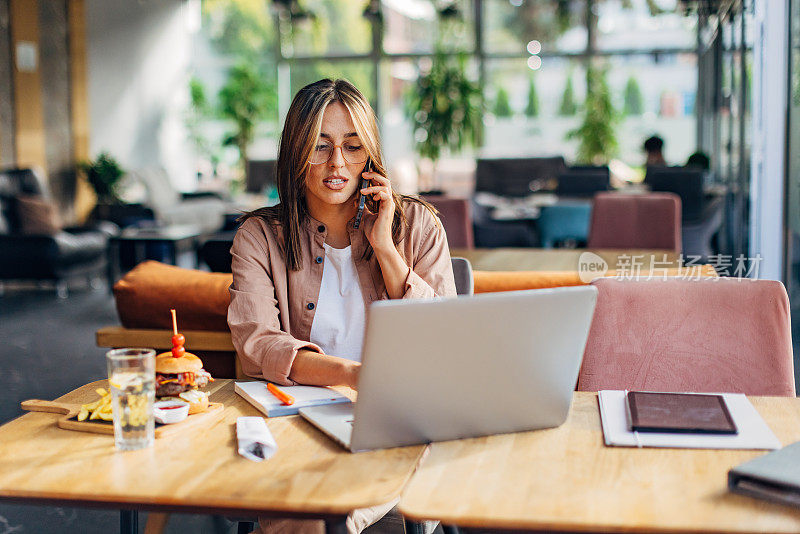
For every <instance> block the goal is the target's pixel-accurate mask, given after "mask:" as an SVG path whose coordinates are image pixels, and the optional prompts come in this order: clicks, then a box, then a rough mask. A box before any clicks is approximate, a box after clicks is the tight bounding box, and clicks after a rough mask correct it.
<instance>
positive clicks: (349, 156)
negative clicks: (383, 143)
mask: <svg viewBox="0 0 800 534" xmlns="http://www.w3.org/2000/svg"><path fill="white" fill-rule="evenodd" d="M337 146H338V147H339V148H341V149H342V157H343V158H344V160H345V161H346V162H347V163H352V164H355V163H364V162H365V161H367V149H366V148H364V145H362V144H361V141H357V140H349V141H345V142H344V143H342V144H341V145H334V144H333V143H329V142H327V141H320V142H318V143H317V144H316V145H314V148H312V149H311V157H309V158H308V162H309V163H311V164H312V165H320V164H322V163H327V162H328V161H329V160H330V159H331V157H332V156H333V151H334V150H335V149H336V147H337Z"/></svg>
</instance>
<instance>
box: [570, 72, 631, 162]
mask: <svg viewBox="0 0 800 534" xmlns="http://www.w3.org/2000/svg"><path fill="white" fill-rule="evenodd" d="M618 120H619V115H618V113H617V111H616V110H615V109H614V105H613V104H612V102H611V91H610V90H609V88H608V82H607V81H606V70H601V69H598V68H597V67H595V66H591V65H590V66H589V67H588V69H587V70H586V101H585V102H584V109H583V122H582V123H581V125H580V126H579V127H578V128H576V129H575V130H572V131H570V132H569V133H568V134H567V139H578V140H579V141H580V144H579V145H578V155H577V156H578V160H579V161H580V162H582V163H587V164H600V163H607V162H608V160H609V159H611V157H612V156H614V154H616V152H617V137H616V134H615V131H614V130H615V127H616V124H617V122H618Z"/></svg>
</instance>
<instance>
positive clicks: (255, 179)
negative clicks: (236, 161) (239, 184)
mask: <svg viewBox="0 0 800 534" xmlns="http://www.w3.org/2000/svg"><path fill="white" fill-rule="evenodd" d="M275 165H276V161H275V160H274V159H270V160H254V159H249V160H247V176H246V178H245V190H246V191H247V192H248V193H261V192H263V191H264V190H265V189H266V188H267V186H273V187H274V186H275V184H276V183H277V177H276V176H275Z"/></svg>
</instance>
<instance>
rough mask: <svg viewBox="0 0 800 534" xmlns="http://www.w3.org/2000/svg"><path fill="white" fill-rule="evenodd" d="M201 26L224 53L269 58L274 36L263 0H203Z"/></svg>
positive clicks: (252, 57)
mask: <svg viewBox="0 0 800 534" xmlns="http://www.w3.org/2000/svg"><path fill="white" fill-rule="evenodd" d="M202 6H203V7H202V9H203V27H204V28H205V31H206V33H207V34H208V35H209V36H210V38H211V41H212V43H213V44H214V45H215V47H216V48H217V49H218V50H219V51H220V52H222V53H223V54H224V55H226V56H234V57H239V58H247V59H248V60H251V61H264V60H272V58H274V56H275V46H276V44H277V39H276V37H277V35H276V31H275V23H274V19H273V17H272V15H271V14H270V10H269V3H268V2H265V1H264V0H203V3H202Z"/></svg>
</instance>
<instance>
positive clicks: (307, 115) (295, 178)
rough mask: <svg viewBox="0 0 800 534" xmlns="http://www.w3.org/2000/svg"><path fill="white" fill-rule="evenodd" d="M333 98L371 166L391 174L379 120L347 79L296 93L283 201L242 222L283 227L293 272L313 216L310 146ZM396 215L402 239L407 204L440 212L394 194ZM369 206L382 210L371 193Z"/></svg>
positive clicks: (282, 170)
mask: <svg viewBox="0 0 800 534" xmlns="http://www.w3.org/2000/svg"><path fill="white" fill-rule="evenodd" d="M331 102H341V103H342V104H343V105H344V107H345V108H347V111H348V112H349V113H350V117H351V118H352V120H353V124H354V125H355V128H356V133H358V136H359V138H360V139H361V142H362V143H363V145H364V148H366V150H367V154H368V155H369V158H370V161H371V162H372V170H373V171H375V172H377V173H379V174H381V175H383V176H386V168H385V167H384V163H383V150H382V148H381V140H380V135H379V133H378V122H377V120H376V119H375V112H374V111H373V109H372V107H371V106H370V105H369V102H368V101H367V99H366V98H364V95H363V94H361V91H359V90H358V89H357V88H356V87H355V86H354V85H353V84H351V83H350V82H348V81H347V80H343V79H337V80H335V81H334V80H330V79H327V78H326V79H324V80H319V81H318V82H314V83H311V84H308V85H306V86H305V87H303V88H302V89H300V91H298V92H297V94H296V95H295V97H294V100H292V105H291V106H290V107H289V112H288V113H287V115H286V122H285V123H284V126H283V132H282V133H281V143H280V148H279V149H278V161H277V164H276V175H277V176H276V179H277V186H278V196H279V198H280V203H279V204H277V205H275V206H271V207H267V208H260V209H257V210H255V211H251V212H249V213H246V214H244V215H242V217H240V219H239V220H240V221H244V220H246V219H249V218H250V217H261V218H263V219H264V220H266V221H267V222H268V223H270V224H272V225H274V226H276V227H277V226H280V228H281V231H282V233H283V254H284V259H285V260H286V264H287V265H288V266H289V268H290V269H291V270H293V271H297V270H300V269H302V267H303V265H302V264H303V260H302V253H301V250H300V246H301V245H300V243H301V239H300V235H301V234H300V232H301V225H302V224H303V223H304V222H305V220H306V218H307V217H308V206H307V205H306V175H307V173H308V171H309V166H310V165H311V164H310V163H309V158H310V155H311V150H312V149H313V147H314V145H315V144H316V143H317V139H318V138H319V135H320V132H321V130H322V116H323V114H324V113H325V109H327V107H328V104H330V103H331ZM392 194H393V197H394V199H393V200H394V205H395V209H394V219H393V221H392V240H393V241H394V243H395V244H397V243H398V242H399V241H400V238H401V235H402V230H403V228H404V227H405V225H407V224H408V222H407V220H406V216H405V212H404V209H403V205H404V204H405V203H406V202H417V203H420V204H423V205H424V206H425V207H426V208H428V209H429V210H430V211H431V213H433V214H434V215H435V214H436V210H435V209H434V208H433V207H432V206H430V204H428V203H426V202H424V201H422V200H420V199H418V198H416V197H411V196H408V195H400V194H398V193H396V192H393V193H392ZM367 207H368V208H369V209H370V211H372V212H374V213H377V211H378V202H377V201H375V200H373V199H372V197H371V196H370V197H367ZM372 253H373V251H372V247H370V246H369V245H367V249H366V250H365V253H364V256H365V257H369V256H370V255H372Z"/></svg>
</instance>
